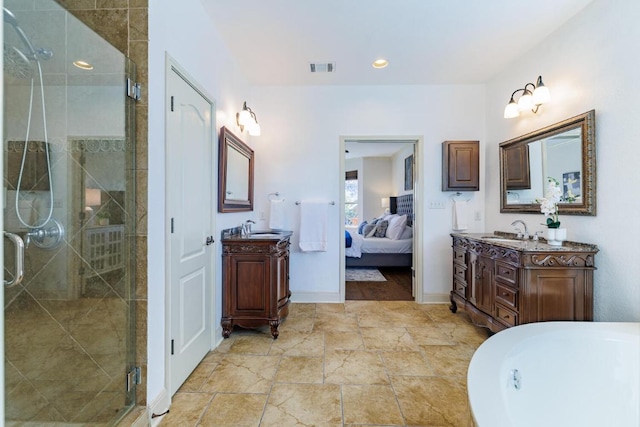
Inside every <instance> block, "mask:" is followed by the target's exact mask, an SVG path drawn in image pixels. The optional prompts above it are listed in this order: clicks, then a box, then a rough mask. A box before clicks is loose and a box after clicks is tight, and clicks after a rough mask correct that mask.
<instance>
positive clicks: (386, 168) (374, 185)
mask: <svg viewBox="0 0 640 427" xmlns="http://www.w3.org/2000/svg"><path fill="white" fill-rule="evenodd" d="M362 163H363V166H364V170H363V174H362V184H363V195H362V196H363V197H362V200H363V202H364V217H363V220H366V221H369V222H370V221H371V220H372V219H373V218H376V217H379V216H380V215H382V214H383V213H384V208H383V207H382V205H381V203H380V199H382V198H383V197H384V198H387V199H388V198H389V196H393V195H394V193H393V190H392V182H391V159H390V158H389V157H365V158H364V159H363V162H362ZM358 178H359V177H358Z"/></svg>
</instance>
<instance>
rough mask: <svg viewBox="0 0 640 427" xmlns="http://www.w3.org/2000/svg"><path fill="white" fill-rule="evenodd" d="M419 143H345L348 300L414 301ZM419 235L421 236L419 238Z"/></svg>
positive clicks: (356, 140)
mask: <svg viewBox="0 0 640 427" xmlns="http://www.w3.org/2000/svg"><path fill="white" fill-rule="evenodd" d="M418 141H419V138H406V137H385V138H371V137H353V138H343V139H341V142H342V143H343V145H344V156H343V161H342V166H343V167H342V168H341V173H342V176H343V177H344V192H343V195H344V196H343V197H344V199H343V202H344V215H343V216H344V220H343V221H342V227H344V231H343V233H344V240H345V244H344V245H342V246H343V247H344V249H343V250H344V256H343V257H341V258H342V260H343V262H341V268H342V270H343V272H344V275H343V277H344V280H343V281H342V283H341V294H342V295H343V297H344V299H345V300H370V301H414V300H418V299H419V295H418V292H416V283H419V281H418V280H416V279H417V277H418V275H417V274H416V273H417V263H416V262H415V260H416V259H419V257H418V256H417V255H419V254H417V251H416V249H415V248H417V247H419V245H416V244H415V241H416V240H417V239H415V238H414V231H417V227H416V224H414V223H415V222H416V221H415V220H416V213H417V212H415V208H414V206H415V203H414V192H416V189H417V187H418V182H419V179H418V173H417V172H418V171H417V170H416V164H415V162H414V159H415V158H417V149H418V147H417V145H418ZM416 234H417V233H416Z"/></svg>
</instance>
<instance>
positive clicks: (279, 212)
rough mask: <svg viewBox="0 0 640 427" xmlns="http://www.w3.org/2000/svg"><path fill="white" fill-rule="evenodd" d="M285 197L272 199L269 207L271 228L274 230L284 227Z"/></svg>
mask: <svg viewBox="0 0 640 427" xmlns="http://www.w3.org/2000/svg"><path fill="white" fill-rule="evenodd" d="M283 202H284V199H274V200H271V203H270V207H269V228H270V229H272V230H283V229H284V203H283Z"/></svg>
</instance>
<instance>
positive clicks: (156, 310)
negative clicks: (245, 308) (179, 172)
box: [143, 0, 254, 405]
mask: <svg viewBox="0 0 640 427" xmlns="http://www.w3.org/2000/svg"><path fill="white" fill-rule="evenodd" d="M165 52H167V53H168V54H169V55H170V56H171V57H172V58H174V59H175V60H176V61H177V62H178V64H180V66H181V67H182V68H184V69H185V70H186V71H187V72H188V73H189V74H190V75H191V76H192V77H193V78H194V79H195V80H196V81H197V82H198V83H199V84H200V85H201V86H202V87H203V88H204V89H205V91H206V92H207V93H208V95H209V96H211V97H212V98H213V99H214V100H215V101H216V123H215V125H216V128H217V129H219V128H220V127H221V126H228V127H229V128H230V129H231V130H232V131H233V132H234V133H237V135H238V136H240V133H239V129H238V128H237V126H236V124H235V114H236V112H237V111H239V110H240V109H241V108H242V102H243V101H245V100H246V101H247V103H248V104H249V105H251V98H250V97H249V95H250V90H249V87H248V85H247V84H246V81H245V79H244V77H243V74H242V73H241V72H240V70H238V69H237V67H236V66H235V65H234V61H233V59H232V57H231V55H230V53H229V51H228V50H227V49H226V47H225V46H224V45H223V44H222V42H221V40H220V38H219V36H218V34H217V33H216V32H215V30H214V28H213V25H212V22H211V20H210V18H209V16H208V15H207V13H206V12H205V10H204V9H203V7H202V4H201V2H200V1H199V0H181V1H179V2H177V1H172V0H157V1H152V2H149V87H148V89H143V91H144V93H145V95H147V94H148V96H149V99H148V101H149V175H148V200H149V205H148V206H149V208H148V212H149V214H148V253H147V257H148V258H147V262H148V269H147V270H148V316H147V323H148V340H147V343H148V344H147V345H148V349H147V353H148V373H147V396H148V401H149V402H150V404H154V403H155V401H156V400H157V399H164V400H166V399H167V397H168V396H166V394H164V393H166V391H165V390H164V377H165V371H164V370H165V358H164V349H165V267H164V265H165V251H164V244H165V230H166V228H167V227H166V224H167V221H166V218H165V174H164V166H165V149H164V141H165V132H164V127H165V120H164V108H165V97H166V96H165ZM242 139H243V140H244V142H246V143H247V144H248V145H249V146H252V145H254V142H253V141H252V140H251V139H250V138H249V137H247V136H246V135H242ZM213 143H214V144H215V145H214V147H217V141H214V142H213ZM214 153H217V149H215V148H214ZM214 165H217V155H216V159H214ZM214 176H217V172H215V173H214ZM245 219H247V218H246V215H241V214H233V213H232V214H218V215H216V228H217V230H215V231H214V233H213V234H214V236H215V237H216V241H218V240H219V236H220V230H221V229H224V228H228V227H232V226H236V225H238V224H239V223H240V222H242V221H244V220H245ZM216 250H217V252H216V258H215V259H216V263H217V264H216V277H215V292H214V294H215V298H216V303H215V310H216V311H215V317H214V321H215V325H214V326H215V327H216V328H219V323H220V315H221V314H220V313H221V306H220V295H221V257H220V253H221V249H220V243H219V241H218V244H217V247H216ZM216 339H220V334H217V336H216ZM158 404H159V405H160V404H163V402H160V403H158Z"/></svg>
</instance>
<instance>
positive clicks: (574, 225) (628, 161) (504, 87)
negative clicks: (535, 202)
mask: <svg viewBox="0 0 640 427" xmlns="http://www.w3.org/2000/svg"><path fill="white" fill-rule="evenodd" d="M638 16H640V2H638V1H637V0H615V1H611V0H595V1H594V2H593V3H591V4H590V5H589V6H587V7H586V8H585V9H584V10H583V11H582V12H581V13H579V14H578V15H577V16H575V17H574V18H573V19H572V20H571V21H569V22H568V23H567V24H566V25H564V26H563V27H562V28H560V29H559V30H558V31H556V32H555V33H553V34H551V35H550V36H549V37H548V38H547V39H546V40H545V41H544V42H543V43H541V44H540V45H539V46H537V47H536V48H534V49H532V50H531V51H530V52H526V53H525V54H524V55H523V56H522V57H521V59H520V60H518V61H516V62H514V63H513V64H511V65H510V66H508V67H507V68H506V69H505V70H504V71H503V72H501V73H500V74H499V75H497V76H495V77H494V78H493V79H492V80H491V81H490V82H489V83H488V85H487V106H486V112H487V116H486V123H487V146H486V158H487V162H486V170H487V175H486V189H487V193H486V207H487V209H486V216H487V228H488V229H490V230H493V229H499V230H510V229H511V227H510V225H509V224H510V223H511V222H512V221H513V220H515V219H517V218H521V219H523V220H525V221H526V222H527V224H528V225H529V227H530V228H531V229H533V230H532V231H535V230H540V229H542V228H543V227H542V226H541V225H539V224H540V223H541V222H542V214H540V215H539V216H537V215H534V214H527V215H506V214H500V199H499V188H500V186H499V174H498V167H499V165H498V144H499V143H500V142H501V141H506V140H508V139H511V138H514V137H516V136H519V135H523V134H525V133H528V132H530V131H533V130H535V129H539V128H542V127H544V126H548V125H550V124H553V123H556V122H559V121H561V120H563V119H566V118H569V117H572V116H575V115H578V114H581V113H584V112H586V111H588V110H591V109H595V110H596V147H597V148H596V156H597V167H596V169H597V216H595V217H581V216H570V215H560V220H561V222H562V225H563V227H565V226H566V227H567V228H568V238H569V239H570V240H575V241H581V242H589V243H594V244H597V245H598V247H599V248H600V252H599V253H598V255H597V256H596V258H595V264H596V267H597V268H598V270H597V271H596V272H595V278H594V288H595V289H594V316H595V320H600V321H636V322H637V321H640V285H639V282H638V277H640V263H639V262H638V259H637V253H638V250H637V248H635V244H636V241H635V239H637V238H638V236H640V222H638V221H637V218H638V212H640V198H639V197H638V188H639V187H640V173H638V164H639V163H640V144H639V141H640V122H639V121H638V115H639V113H640V108H639V107H638V103H637V94H638V87H639V85H638V69H639V68H640V56H638V55H637V53H636V51H635V50H634V49H633V48H632V46H637V43H638V40H640V27H639V26H638V25H637V18H638ZM539 74H541V75H542V77H543V79H544V82H545V85H546V86H547V87H549V89H550V91H551V97H552V98H551V102H549V103H548V104H546V105H544V106H542V108H541V112H539V113H538V114H537V115H533V114H528V115H526V116H521V117H520V118H516V119H510V120H506V119H503V118H502V113H503V110H504V106H505V105H506V102H507V101H508V98H509V94H510V93H511V92H512V91H513V90H515V89H517V88H519V87H522V86H523V85H524V84H525V83H526V82H530V81H534V80H535V79H536V78H537V76H538V75H539Z"/></svg>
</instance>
